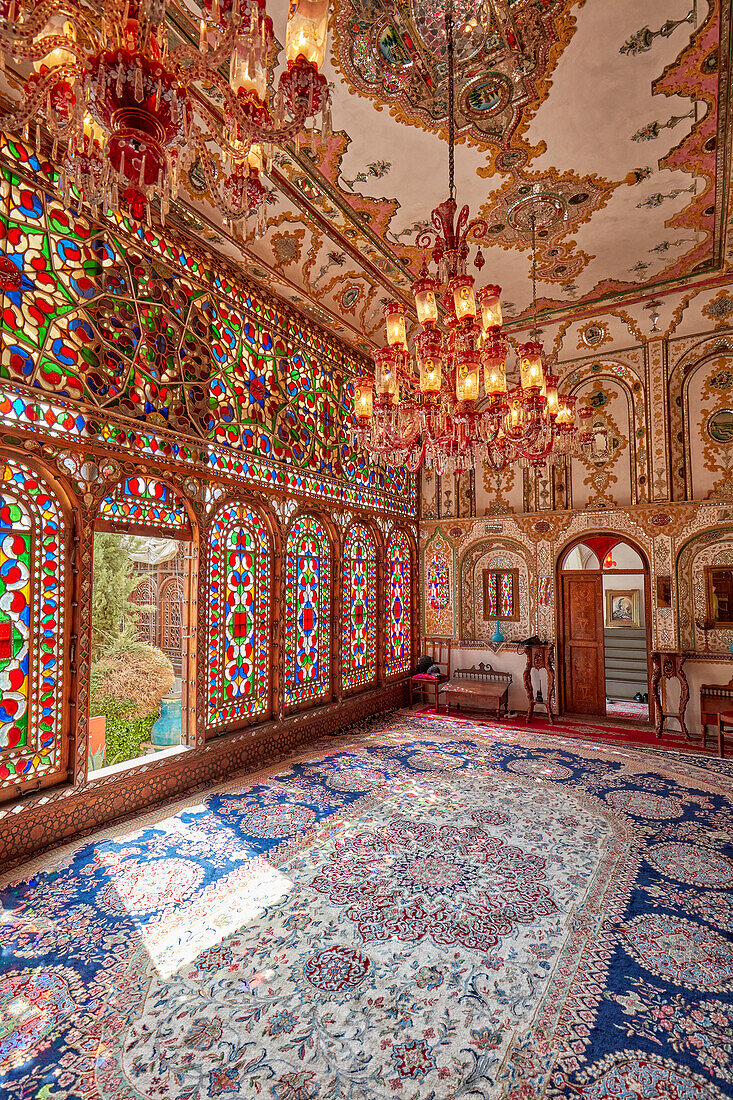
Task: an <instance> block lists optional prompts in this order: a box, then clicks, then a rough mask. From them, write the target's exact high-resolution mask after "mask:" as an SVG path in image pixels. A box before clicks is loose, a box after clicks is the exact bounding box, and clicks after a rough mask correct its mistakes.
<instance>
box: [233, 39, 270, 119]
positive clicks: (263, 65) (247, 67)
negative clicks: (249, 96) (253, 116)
mask: <svg viewBox="0 0 733 1100" xmlns="http://www.w3.org/2000/svg"><path fill="white" fill-rule="evenodd" d="M229 84H230V87H231V89H232V91H233V92H234V93H235V94H236V93H237V92H238V91H240V90H241V91H244V92H252V93H253V94H254V95H255V96H256V97H257V99H258V100H259V101H260V103H264V102H265V101H266V99H267V48H266V47H265V48H263V49H260V40H259V39H258V38H255V45H253V46H252V47H250V45H249V43H247V44H244V43H243V44H241V45H239V46H237V47H236V49H235V50H234V53H233V54H232V60H231V63H230V66H229Z"/></svg>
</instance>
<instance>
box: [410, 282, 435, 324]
mask: <svg viewBox="0 0 733 1100" xmlns="http://www.w3.org/2000/svg"><path fill="white" fill-rule="evenodd" d="M438 289H439V284H438V282H437V280H435V279H431V278H425V279H418V280H417V281H416V282H414V283H413V284H412V293H413V294H414V295H415V309H416V310H417V319H418V321H419V322H420V324H421V325H435V324H437V321H438V303H437V301H436V298H435V294H436V291H437V290H438Z"/></svg>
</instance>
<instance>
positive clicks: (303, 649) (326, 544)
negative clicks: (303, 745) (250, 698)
mask: <svg viewBox="0 0 733 1100" xmlns="http://www.w3.org/2000/svg"><path fill="white" fill-rule="evenodd" d="M330 623H331V542H330V539H329V537H328V532H327V531H326V529H325V528H324V526H323V524H322V523H320V522H319V520H317V519H316V518H315V517H313V516H299V517H298V518H297V519H296V520H295V521H294V522H293V525H292V527H291V528H290V531H289V533H288V538H287V543H286V547H285V704H286V706H295V705H297V704H298V703H305V702H309V701H315V700H316V699H322V698H323V697H324V696H326V695H327V694H328V691H329V685H330V672H331V659H330V658H331V626H330Z"/></svg>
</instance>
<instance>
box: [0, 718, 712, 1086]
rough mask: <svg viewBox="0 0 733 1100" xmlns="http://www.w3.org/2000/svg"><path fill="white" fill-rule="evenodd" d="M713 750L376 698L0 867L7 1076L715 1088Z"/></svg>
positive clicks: (1, 1058) (7, 1082) (140, 1082)
mask: <svg viewBox="0 0 733 1100" xmlns="http://www.w3.org/2000/svg"><path fill="white" fill-rule="evenodd" d="M732 841H733V767H731V765H730V764H727V763H726V762H720V761H717V760H712V759H709V758H702V757H694V756H690V755H687V756H681V755H677V754H674V753H667V752H660V751H654V750H645V751H642V750H639V749H634V748H630V747H628V746H619V747H616V746H613V747H611V746H608V745H600V744H592V743H590V742H584V741H580V740H578V739H573V740H563V739H562V737H561V736H559V735H557V736H555V737H554V739H553V740H552V741H550V739H549V738H547V737H539V736H537V735H533V734H529V733H525V732H519V731H517V730H513V729H512V728H511V727H510V726H508V725H502V726H495V727H492V726H487V725H478V724H473V723H467V722H465V721H461V722H460V723H459V722H456V723H454V724H453V723H446V721H445V720H444V719H443V720H440V721H436V720H433V719H430V718H427V717H421V716H407V715H398V716H396V717H393V718H391V719H388V720H382V721H381V722H378V723H374V724H372V725H370V726H368V727H365V728H364V729H363V730H362V731H361V733H358V734H352V735H350V736H349V737H344V738H343V740H342V741H336V742H334V741H330V742H329V743H328V744H325V745H324V744H319V745H318V746H315V747H313V748H312V749H310V750H309V752H308V753H307V754H303V756H302V757H301V758H299V759H298V761H297V762H294V763H293V764H291V765H290V766H289V767H283V766H280V768H279V769H276V768H274V769H272V770H271V773H267V774H263V775H260V776H257V777H255V778H254V780H251V781H248V782H246V781H244V780H242V779H240V780H238V781H237V782H232V783H229V784H227V785H226V786H225V787H222V788H220V789H217V790H214V791H212V792H210V793H209V794H207V795H205V796H201V797H200V798H199V799H196V800H194V799H191V800H189V801H188V802H186V803H185V804H184V805H179V807H177V808H176V809H174V810H167V811H164V810H161V811H158V812H157V813H156V814H154V815H151V817H149V818H146V819H144V820H141V821H139V822H138V823H137V824H133V825H129V826H126V827H124V828H118V829H117V830H115V831H109V832H108V833H106V834H104V836H102V837H100V838H99V839H96V840H94V841H91V842H89V841H87V842H85V843H84V844H80V845H76V846H72V847H69V848H68V849H66V850H63V851H61V852H59V853H56V854H51V855H50V856H48V857H46V858H45V859H42V860H40V861H38V863H37V864H34V865H31V866H29V867H26V868H21V869H20V870H19V871H17V872H16V873H15V875H14V876H13V878H12V880H11V881H7V882H6V883H5V885H4V886H3V887H2V888H1V889H0V900H1V901H2V905H3V913H2V921H3V933H2V936H3V940H2V942H3V965H2V970H1V971H0V1095H2V1096H8V1097H9V1098H14V1100H16V1098H17V1100H73V1098H77V1097H78V1098H85V1100H86V1098H89V1100H94V1098H97V1097H101V1098H104V1100H139V1098H149V1100H198V1098H202V1100H203V1098H209V1097H215V1098H223V1100H232V1098H236V1097H262V1098H263V1100H385V1098H386V1097H399V1098H400V1100H458V1098H461V1097H466V1098H469V1097H478V1098H485V1100H500V1098H501V1100H530V1098H532V1097H545V1098H547V1100H559V1098H561V1097H568V1098H570V1097H574V1098H583V1100H611V1098H616V1100H721V1098H723V1097H733V901H732V898H733V843H732Z"/></svg>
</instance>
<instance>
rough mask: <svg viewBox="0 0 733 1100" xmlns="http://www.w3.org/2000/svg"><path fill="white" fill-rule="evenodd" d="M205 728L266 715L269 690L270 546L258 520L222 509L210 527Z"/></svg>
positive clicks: (250, 513) (244, 510)
mask: <svg viewBox="0 0 733 1100" xmlns="http://www.w3.org/2000/svg"><path fill="white" fill-rule="evenodd" d="M207 588H208V708H207V711H208V713H207V723H208V725H209V726H219V725H226V724H228V723H231V722H235V721H241V720H242V719H251V718H255V717H258V716H261V715H263V714H265V712H266V711H267V710H268V707H269V691H270V686H269V685H270V622H271V615H272V607H271V592H272V545H271V540H270V535H269V533H268V530H267V527H266V526H265V523H264V520H263V519H262V517H261V516H260V515H259V514H258V513H257V512H256V511H255V510H254V509H252V508H250V507H249V506H248V505H246V504H245V503H243V502H238V503H231V504H226V505H223V506H222V507H221V509H220V510H219V511H218V512H217V513H216V514H215V516H214V518H213V520H212V523H211V528H210V550H209V568H208V586H207Z"/></svg>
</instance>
